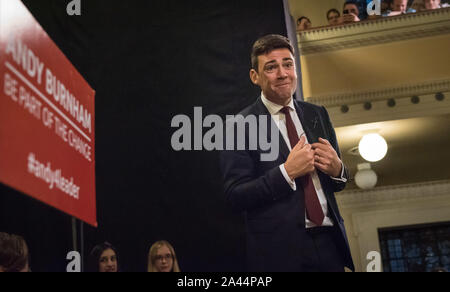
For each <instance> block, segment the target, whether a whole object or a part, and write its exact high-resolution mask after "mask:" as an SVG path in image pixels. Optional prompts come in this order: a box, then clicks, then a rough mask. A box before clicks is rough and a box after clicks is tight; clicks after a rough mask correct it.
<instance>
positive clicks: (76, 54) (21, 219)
mask: <svg viewBox="0 0 450 292" xmlns="http://www.w3.org/2000/svg"><path fill="white" fill-rule="evenodd" d="M23 2H24V3H25V5H26V6H27V7H28V8H29V9H30V11H31V12H32V13H33V15H34V16H35V17H36V19H37V20H38V21H39V22H40V23H41V25H42V26H43V27H44V29H45V30H46V31H47V33H48V34H49V35H50V37H51V38H52V39H53V40H54V41H55V43H56V44H57V45H58V46H59V47H60V49H61V50H62V51H63V52H64V53H65V54H66V56H67V57H68V58H69V60H71V62H72V63H73V64H74V66H75V67H76V68H77V69H78V70H79V71H80V73H81V74H82V75H83V76H84V77H85V79H86V80H87V81H88V83H89V84H90V85H91V87H93V88H94V89H95V90H96V92H97V94H96V102H95V107H96V165H97V169H96V176H97V181H96V183H97V210H98V222H99V228H97V229H95V228H92V227H89V226H87V225H85V226H84V245H85V247H86V252H85V256H86V254H87V253H88V251H89V250H90V249H91V248H92V247H93V246H94V245H95V244H97V243H100V242H102V241H105V240H107V241H109V242H111V243H112V244H113V245H115V246H116V247H117V249H118V251H119V261H120V265H121V267H122V270H124V271H144V270H146V263H147V253H148V249H149V247H150V245H151V244H152V243H153V242H155V241H156V240H159V239H166V240H168V241H169V242H171V243H172V245H173V246H174V248H175V251H176V253H177V256H178V260H179V263H180V266H181V269H182V270H183V271H243V270H245V264H244V263H245V236H244V230H245V227H244V226H243V221H242V217H241V215H240V214H233V213H232V212H231V211H230V209H229V208H228V206H226V203H225V199H224V196H223V191H222V178H221V174H220V170H219V167H218V153H217V152H207V151H190V152H175V151H174V150H172V147H171V136H172V134H173V133H174V132H175V131H176V130H177V129H176V128H171V126H170V125H171V120H172V118H173V117H174V116H175V115H178V114H185V115H188V116H190V117H191V120H193V112H194V109H193V108H194V107H195V106H201V107H202V108H203V115H207V114H219V115H221V116H224V115H226V114H236V113H237V112H239V111H240V110H241V109H243V108H244V107H245V106H247V105H249V104H250V103H252V102H254V100H255V99H256V98H257V97H258V95H259V89H258V88H257V87H255V86H253V85H252V84H251V82H250V80H249V73H248V72H249V68H250V50H251V46H252V44H253V42H254V41H255V40H256V39H257V38H258V37H260V36H262V35H265V34H268V33H278V34H283V35H286V24H285V16H284V10H283V1H282V0H189V1H182V0H176V1H175V0H157V1H137V0H135V1H111V0H109V1H107V0H104V1H101V0H88V1H86V0H82V1H81V3H82V15H81V16H68V15H67V14H66V5H67V4H68V3H69V2H70V1H69V0H67V1H63V0H46V1H42V0H40V1H35V0H23ZM206 130H207V129H205V130H204V133H205V132H206ZM0 193H1V195H0V230H2V231H7V232H12V233H19V234H22V235H24V236H25V238H26V240H27V242H28V243H29V245H30V250H31V265H32V268H33V270H36V271H49V270H50V271H52V270H56V271H58V270H65V265H66V264H67V262H66V261H65V255H66V254H67V252H69V251H70V250H71V249H72V245H71V242H72V241H71V238H72V231H71V219H70V217H69V216H67V215H65V214H62V213H61V212H59V211H56V210H53V209H51V208H50V207H47V206H44V205H42V204H41V203H38V202H36V201H34V200H32V199H29V198H28V197H26V196H24V195H22V194H18V193H16V192H15V191H13V190H11V189H8V188H6V187H3V186H0Z"/></svg>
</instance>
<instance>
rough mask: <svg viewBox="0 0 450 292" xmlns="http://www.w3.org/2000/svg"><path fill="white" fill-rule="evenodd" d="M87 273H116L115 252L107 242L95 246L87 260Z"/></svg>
mask: <svg viewBox="0 0 450 292" xmlns="http://www.w3.org/2000/svg"><path fill="white" fill-rule="evenodd" d="M87 270H88V272H100V273H116V272H118V271H119V259H118V255H117V250H116V248H115V247H114V246H112V245H111V244H110V243H108V242H104V243H101V244H99V245H97V246H95V247H94V248H93V249H92V251H91V253H90V254H89V258H88V269H87Z"/></svg>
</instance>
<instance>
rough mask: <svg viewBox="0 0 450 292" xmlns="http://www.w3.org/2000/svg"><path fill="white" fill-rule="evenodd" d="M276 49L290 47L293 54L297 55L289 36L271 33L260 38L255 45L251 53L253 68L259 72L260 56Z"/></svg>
mask: <svg viewBox="0 0 450 292" xmlns="http://www.w3.org/2000/svg"><path fill="white" fill-rule="evenodd" d="M276 49H288V50H289V51H290V52H291V54H292V55H295V53H294V47H293V46H292V44H291V42H290V41H289V39H288V38H286V37H284V36H282V35H277V34H269V35H266V36H263V37H262V38H259V39H258V40H257V41H256V42H255V44H254V45H253V49H252V55H251V58H252V68H253V69H255V70H256V72H258V66H259V64H258V57H259V56H261V55H266V54H268V53H270V52H272V51H273V50H276Z"/></svg>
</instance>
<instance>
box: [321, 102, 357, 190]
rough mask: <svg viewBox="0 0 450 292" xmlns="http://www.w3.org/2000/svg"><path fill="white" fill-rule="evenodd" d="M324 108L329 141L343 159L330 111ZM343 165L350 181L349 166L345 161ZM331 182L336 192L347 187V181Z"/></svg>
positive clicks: (345, 175) (346, 176) (345, 174)
mask: <svg viewBox="0 0 450 292" xmlns="http://www.w3.org/2000/svg"><path fill="white" fill-rule="evenodd" d="M322 110H323V113H324V116H325V126H326V129H327V131H328V138H329V142H330V144H331V145H332V146H333V148H334V150H335V151H336V153H337V155H338V156H339V158H340V159H341V160H342V158H341V152H340V150H339V145H338V142H337V138H336V132H335V131H334V128H333V124H332V123H331V120H330V116H329V115H328V111H327V110H326V109H325V107H322ZM342 165H343V167H344V175H343V177H345V178H346V179H347V181H348V179H349V177H350V174H349V171H348V168H347V167H346V166H345V164H344V163H342ZM331 182H332V184H333V190H334V191H335V192H340V191H342V190H343V189H344V188H345V186H346V185H347V182H343V181H339V180H333V179H331Z"/></svg>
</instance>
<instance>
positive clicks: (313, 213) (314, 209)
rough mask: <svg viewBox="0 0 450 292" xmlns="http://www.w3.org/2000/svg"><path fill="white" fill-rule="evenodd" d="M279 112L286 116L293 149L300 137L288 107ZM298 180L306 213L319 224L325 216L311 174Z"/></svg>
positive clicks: (312, 220)
mask: <svg viewBox="0 0 450 292" xmlns="http://www.w3.org/2000/svg"><path fill="white" fill-rule="evenodd" d="M280 112H282V113H283V114H284V115H285V116H286V128H287V132H288V136H289V142H290V143H291V148H292V149H294V147H295V145H297V143H298V141H299V140H300V139H299V138H298V134H297V130H296V129H295V125H294V122H293V121H292V117H291V114H290V112H289V107H284V108H283V109H281V111H280ZM300 182H301V184H302V187H303V192H304V193H305V207H306V215H307V216H308V219H309V220H310V221H311V222H313V223H314V224H316V225H317V226H321V225H322V223H323V219H324V218H325V216H324V214H323V211H322V207H321V205H320V202H319V198H318V197H317V193H316V189H315V188H314V184H313V181H312V178H311V175H310V174H307V175H305V176H302V177H300Z"/></svg>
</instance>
